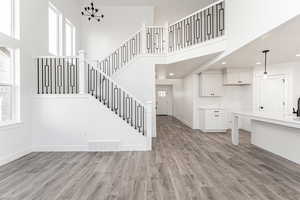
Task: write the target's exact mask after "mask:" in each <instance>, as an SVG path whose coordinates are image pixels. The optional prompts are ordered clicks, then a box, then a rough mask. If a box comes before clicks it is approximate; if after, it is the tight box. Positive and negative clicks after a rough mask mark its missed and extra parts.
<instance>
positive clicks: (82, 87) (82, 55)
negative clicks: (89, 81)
mask: <svg viewBox="0 0 300 200" xmlns="http://www.w3.org/2000/svg"><path fill="white" fill-rule="evenodd" d="M78 54H79V94H85V93H86V91H87V88H86V73H85V72H86V70H85V57H86V54H85V51H84V50H80V51H79V52H78Z"/></svg>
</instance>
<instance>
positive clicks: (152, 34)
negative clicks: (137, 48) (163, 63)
mask: <svg viewBox="0 0 300 200" xmlns="http://www.w3.org/2000/svg"><path fill="white" fill-rule="evenodd" d="M164 32H165V31H164V27H159V26H157V27H146V53H147V54H163V53H164V49H165V47H164V43H165V38H164Z"/></svg>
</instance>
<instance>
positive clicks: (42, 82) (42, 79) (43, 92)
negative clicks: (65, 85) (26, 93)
mask: <svg viewBox="0 0 300 200" xmlns="http://www.w3.org/2000/svg"><path fill="white" fill-rule="evenodd" d="M41 59H42V71H41V72H42V76H41V77H42V94H44V58H41Z"/></svg>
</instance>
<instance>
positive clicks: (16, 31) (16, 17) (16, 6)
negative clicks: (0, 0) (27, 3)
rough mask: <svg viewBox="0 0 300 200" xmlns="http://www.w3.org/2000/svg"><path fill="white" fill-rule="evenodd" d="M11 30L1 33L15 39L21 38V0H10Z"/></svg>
mask: <svg viewBox="0 0 300 200" xmlns="http://www.w3.org/2000/svg"><path fill="white" fill-rule="evenodd" d="M10 2H11V8H10V20H11V21H10V32H9V33H8V34H7V33H3V32H1V31H0V34H2V35H5V36H8V37H10V38H13V39H17V40H19V39H20V0H10Z"/></svg>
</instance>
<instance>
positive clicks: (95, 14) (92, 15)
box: [81, 2, 104, 22]
mask: <svg viewBox="0 0 300 200" xmlns="http://www.w3.org/2000/svg"><path fill="white" fill-rule="evenodd" d="M81 15H82V16H87V17H88V20H89V21H91V20H92V19H95V20H97V21H98V22H100V21H101V19H103V18H104V15H103V14H99V9H98V8H95V4H94V3H93V2H91V3H90V5H89V6H86V7H84V11H82V12H81Z"/></svg>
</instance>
